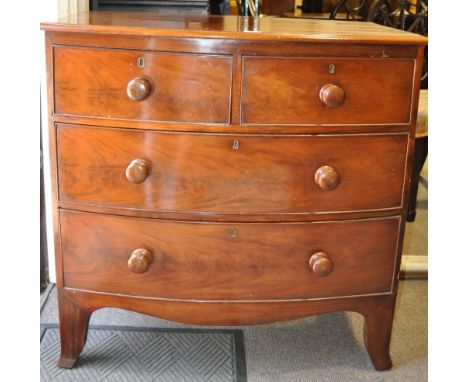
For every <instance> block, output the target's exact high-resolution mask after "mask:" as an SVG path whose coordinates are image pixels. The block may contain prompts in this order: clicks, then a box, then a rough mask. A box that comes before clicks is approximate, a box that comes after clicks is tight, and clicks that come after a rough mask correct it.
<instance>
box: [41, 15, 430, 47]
mask: <svg viewBox="0 0 468 382" xmlns="http://www.w3.org/2000/svg"><path fill="white" fill-rule="evenodd" d="M257 21H258V22H255V20H254V18H252V17H248V18H244V17H242V16H212V15H210V16H191V15H171V16H170V17H168V16H165V15H158V14H151V13H144V14H142V13H127V12H115V13H112V12H83V13H78V14H75V15H70V16H69V17H66V18H62V19H59V20H57V21H54V22H43V23H41V28H42V29H44V30H47V31H59V32H75V33H76V32H78V33H96V34H106V35H115V34H116V35H134V36H154V37H165V36H168V37H183V38H193V37H204V38H209V39H212V38H229V39H236V40H285V41H315V42H323V41H332V42H337V43H341V42H359V43H363V42H364V43H365V42H370V43H382V42H383V43H386V44H399V45H405V44H421V45H423V44H425V43H426V42H427V38H425V37H422V36H420V35H417V34H413V33H406V32H404V31H400V30H398V29H394V28H386V27H383V26H381V25H378V24H374V23H349V22H346V21H335V20H310V19H309V20H304V19H283V18H280V17H261V18H260V19H258V20H257Z"/></svg>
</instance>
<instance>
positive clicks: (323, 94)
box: [242, 57, 414, 125]
mask: <svg viewBox="0 0 468 382" xmlns="http://www.w3.org/2000/svg"><path fill="white" fill-rule="evenodd" d="M243 68H244V72H243V90H242V121H243V123H245V124H285V125H294V124H304V125H308V124H316V125H320V124H334V125H339V124H393V123H398V124H407V123H409V121H410V111H411V102H412V82H413V76H414V60H409V59H381V58H378V59H377V58H376V59H358V58H356V59H339V58H338V59H337V58H320V59H318V58H285V57H278V58H274V57H246V58H244V64H243Z"/></svg>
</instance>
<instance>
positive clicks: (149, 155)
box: [57, 125, 408, 214]
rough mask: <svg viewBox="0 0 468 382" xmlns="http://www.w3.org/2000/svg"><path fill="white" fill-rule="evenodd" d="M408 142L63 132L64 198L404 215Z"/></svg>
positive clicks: (157, 207) (402, 138) (174, 207)
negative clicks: (398, 210) (393, 210)
mask: <svg viewBox="0 0 468 382" xmlns="http://www.w3.org/2000/svg"><path fill="white" fill-rule="evenodd" d="M407 140H408V136H407V134H405V133H402V134H393V135H346V136H280V135H276V136H275V135H264V136H263V135H225V134H218V135H216V134H189V133H168V132H154V131H136V130H125V129H112V128H95V127H83V126H77V125H58V126H57V142H58V145H57V147H58V178H59V199H60V200H61V201H67V202H78V203H87V204H98V205H102V206H110V207H122V208H137V209H145V210H154V211H165V212H167V211H169V212H171V211H177V212H200V213H202V212H207V213H226V214H258V213H261V214H265V213H267V214H274V213H315V212H327V211H328V212H334V211H361V210H378V209H388V208H400V207H401V203H402V189H403V182H404V176H405V160H406V147H407Z"/></svg>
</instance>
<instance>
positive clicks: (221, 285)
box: [60, 211, 400, 301]
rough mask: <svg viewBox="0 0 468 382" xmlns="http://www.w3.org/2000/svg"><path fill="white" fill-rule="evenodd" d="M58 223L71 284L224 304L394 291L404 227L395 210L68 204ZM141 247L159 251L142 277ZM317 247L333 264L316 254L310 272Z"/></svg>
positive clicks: (112, 291) (68, 280) (145, 268)
mask: <svg viewBox="0 0 468 382" xmlns="http://www.w3.org/2000/svg"><path fill="white" fill-rule="evenodd" d="M60 221H61V230H62V246H63V254H64V255H63V269H64V272H65V274H66V277H65V287H68V288H75V289H87V290H92V291H97V292H107V293H119V294H126V295H132V296H146V297H156V298H162V299H179V300H220V301H228V300H231V301H232V300H234V301H236V300H247V301H250V300H288V299H311V298H324V297H338V296H353V295H366V294H375V293H390V292H392V273H393V268H394V266H395V260H396V246H397V239H398V231H399V224H400V219H399V218H395V217H392V218H384V219H371V220H359V221H341V222H320V223H304V224H301V223H289V224H288V223H270V224H269V223H260V224H253V223H244V224H242V223H237V224H230V223H184V222H172V221H163V220H151V219H137V218H126V217H118V216H112V215H100V214H90V213H82V212H71V211H62V212H61V214H60ZM82 238H86V240H83V239H82ZM258 238H264V239H261V240H259V239H258ZM134 248H144V249H145V251H144V252H148V251H149V252H151V253H152V258H153V260H152V261H153V262H152V263H151V266H150V265H149V262H148V261H147V260H146V259H145V260H142V261H141V263H144V264H142V267H141V269H140V268H139V267H140V265H139V264H138V269H139V270H141V272H136V273H139V274H135V271H134V270H133V269H132V272H130V271H129V269H128V267H127V262H128V257H129V253H131V251H132V250H133V249H134ZM140 252H141V251H140ZM317 252H326V253H327V255H326V256H327V259H328V261H326V259H324V258H322V259H321V260H318V259H317V261H316V262H315V264H313V265H312V268H313V269H310V268H309V259H310V257H311V256H312V255H314V254H316V253H317ZM329 262H333V272H332V273H330V272H331V269H330V266H331V264H328V263H329ZM148 267H149V268H148ZM327 273H329V274H328V276H327V277H320V276H325V275H326V274H327Z"/></svg>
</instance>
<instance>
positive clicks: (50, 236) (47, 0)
mask: <svg viewBox="0 0 468 382" xmlns="http://www.w3.org/2000/svg"><path fill="white" fill-rule="evenodd" d="M88 9H89V1H88V0H41V5H40V7H39V11H40V20H41V21H55V20H57V18H58V17H67V16H69V15H72V14H75V13H77V12H80V11H87V10H88ZM40 33H41V38H40V42H41V44H42V47H43V48H42V49H41V50H40V52H41V57H40V65H41V78H40V80H41V102H42V104H41V118H42V145H43V153H44V188H45V195H44V197H45V209H46V224H47V227H46V229H47V250H48V259H49V278H50V281H51V282H54V283H55V282H56V275H55V255H54V253H55V252H54V251H55V249H54V230H53V226H52V204H51V200H52V195H51V182H50V160H49V134H48V126H49V121H48V115H49V112H48V109H47V81H46V66H45V48H44V47H45V39H44V32H42V31H41V32H40Z"/></svg>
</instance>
